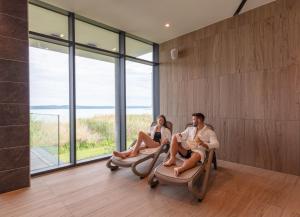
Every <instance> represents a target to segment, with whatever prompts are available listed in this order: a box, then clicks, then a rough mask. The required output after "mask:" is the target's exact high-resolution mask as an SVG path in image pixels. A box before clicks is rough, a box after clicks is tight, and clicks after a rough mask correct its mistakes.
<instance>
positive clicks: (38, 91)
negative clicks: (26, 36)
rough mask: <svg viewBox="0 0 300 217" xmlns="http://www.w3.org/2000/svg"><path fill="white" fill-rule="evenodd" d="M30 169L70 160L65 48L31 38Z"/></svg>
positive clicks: (67, 76) (53, 165) (35, 169)
mask: <svg viewBox="0 0 300 217" xmlns="http://www.w3.org/2000/svg"><path fill="white" fill-rule="evenodd" d="M29 63H30V154H31V159H30V160H31V171H39V170H46V169H50V168H55V167H58V166H59V165H62V164H67V163H69V162H70V145H69V56H68V48H67V47H64V46H60V45H56V44H51V43H47V42H42V41H38V40H33V39H30V47H29Z"/></svg>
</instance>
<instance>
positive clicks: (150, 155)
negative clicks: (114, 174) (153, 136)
mask: <svg viewBox="0 0 300 217" xmlns="http://www.w3.org/2000/svg"><path fill="white" fill-rule="evenodd" d="M155 125H156V122H153V123H152V124H151V127H152V126H155ZM167 126H168V128H169V129H170V131H171V133H172V128H173V124H172V123H171V122H170V121H167ZM135 142H136V140H135V141H134V142H133V143H132V144H131V146H133V145H134V144H135ZM169 147H170V144H165V145H161V146H160V147H157V148H146V149H144V150H141V151H140V152H139V154H138V155H137V156H136V157H132V158H125V159H122V158H119V157H115V156H112V157H111V158H110V159H109V160H108V161H107V163H106V166H107V167H108V168H109V169H110V170H111V171H114V170H117V169H118V168H119V167H131V170H132V172H133V173H134V174H135V175H137V176H139V177H140V178H144V177H146V176H148V175H149V174H150V172H151V171H152V169H153V167H154V165H155V163H156V161H157V159H158V158H159V156H160V154H162V153H167V152H168V151H169ZM149 159H152V160H151V162H150V165H149V167H148V168H147V169H146V170H145V171H144V172H141V171H138V169H137V167H138V165H140V164H141V163H143V162H145V161H147V160H149Z"/></svg>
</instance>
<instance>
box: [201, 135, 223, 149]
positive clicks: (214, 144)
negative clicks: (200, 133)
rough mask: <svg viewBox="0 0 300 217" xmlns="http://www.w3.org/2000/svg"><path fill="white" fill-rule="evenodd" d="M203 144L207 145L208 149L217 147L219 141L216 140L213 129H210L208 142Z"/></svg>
mask: <svg viewBox="0 0 300 217" xmlns="http://www.w3.org/2000/svg"><path fill="white" fill-rule="evenodd" d="M205 145H206V146H207V148H208V149H213V148H215V149H218V148H219V146H220V144H219V141H218V138H217V135H216V133H215V131H211V132H210V133H209V142H208V143H207V144H205ZM204 147H205V146H204Z"/></svg>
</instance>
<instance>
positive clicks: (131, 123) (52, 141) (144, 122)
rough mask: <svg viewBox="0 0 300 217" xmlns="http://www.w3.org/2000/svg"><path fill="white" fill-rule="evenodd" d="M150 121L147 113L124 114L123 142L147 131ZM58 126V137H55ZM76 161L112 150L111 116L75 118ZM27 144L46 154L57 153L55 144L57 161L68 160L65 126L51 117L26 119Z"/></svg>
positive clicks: (113, 139)
mask: <svg viewBox="0 0 300 217" xmlns="http://www.w3.org/2000/svg"><path fill="white" fill-rule="evenodd" d="M151 121H152V116H151V115H149V114H142V115H127V145H130V144H131V142H132V141H133V140H134V139H136V136H137V134H138V132H139V131H140V130H143V131H148V129H149V126H150V124H151ZM58 129H59V136H58ZM76 137H77V138H76V144H77V147H76V153H77V160H83V159H88V158H93V157H97V156H101V155H106V154H110V153H112V151H113V150H115V149H116V144H115V117H114V115H99V116H94V117H91V118H80V119H77V123H76ZM30 144H31V147H43V148H45V149H46V150H47V151H48V152H49V153H50V154H52V155H57V150H58V144H59V159H60V162H61V163H62V164H63V163H68V162H70V146H69V125H68V123H60V125H59V127H58V124H57V122H56V121H55V119H54V120H40V119H39V118H37V117H34V116H32V117H31V119H30Z"/></svg>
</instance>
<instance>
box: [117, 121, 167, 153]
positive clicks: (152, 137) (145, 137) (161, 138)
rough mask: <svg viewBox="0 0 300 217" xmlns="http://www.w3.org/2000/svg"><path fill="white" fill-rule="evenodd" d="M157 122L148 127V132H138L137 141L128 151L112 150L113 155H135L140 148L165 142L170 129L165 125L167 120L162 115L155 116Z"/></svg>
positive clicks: (155, 146) (156, 145) (157, 145)
mask: <svg viewBox="0 0 300 217" xmlns="http://www.w3.org/2000/svg"><path fill="white" fill-rule="evenodd" d="M156 121H157V123H156V125H155V126H153V127H151V128H150V132H149V133H144V132H142V131H140V132H139V134H138V138H137V141H136V143H135V145H134V146H132V147H131V148H130V149H129V150H128V151H124V152H118V151H114V152H113V155H114V156H116V157H120V158H123V159H124V158H127V157H135V156H137V155H138V153H139V151H140V150H143V149H145V148H157V147H159V146H160V145H162V144H167V143H169V142H170V140H171V131H170V129H169V128H168V127H167V120H166V117H165V116H164V115H159V116H158V117H157V120H156Z"/></svg>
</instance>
